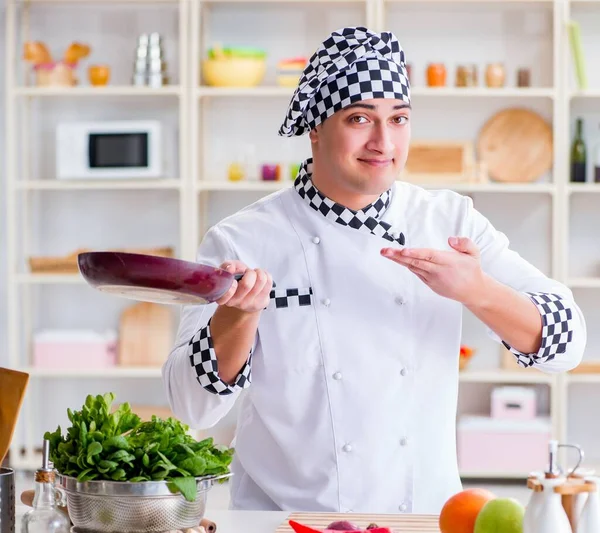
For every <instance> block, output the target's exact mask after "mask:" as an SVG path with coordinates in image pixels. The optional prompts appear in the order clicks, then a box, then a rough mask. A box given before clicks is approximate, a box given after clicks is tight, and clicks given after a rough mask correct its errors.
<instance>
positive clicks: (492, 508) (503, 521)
mask: <svg viewBox="0 0 600 533" xmlns="http://www.w3.org/2000/svg"><path fill="white" fill-rule="evenodd" d="M524 515H525V507H523V505H521V504H520V503H519V502H518V501H517V500H515V499H514V498H496V499H494V500H490V501H489V502H487V503H486V504H485V505H484V506H483V507H482V508H481V511H479V514H478V515H477V519H476V520H475V528H474V530H473V533H523V516H524Z"/></svg>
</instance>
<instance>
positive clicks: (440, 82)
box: [427, 63, 446, 87]
mask: <svg viewBox="0 0 600 533" xmlns="http://www.w3.org/2000/svg"><path fill="white" fill-rule="evenodd" d="M427 85H428V86H429V87H444V86H445V85H446V67H445V66H444V64H443V63H430V64H429V66H428V67H427Z"/></svg>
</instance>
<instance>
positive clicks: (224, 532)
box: [206, 510, 289, 533]
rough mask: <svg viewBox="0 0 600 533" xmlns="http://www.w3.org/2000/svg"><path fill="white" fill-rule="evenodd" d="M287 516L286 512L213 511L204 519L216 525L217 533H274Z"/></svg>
mask: <svg viewBox="0 0 600 533" xmlns="http://www.w3.org/2000/svg"><path fill="white" fill-rule="evenodd" d="M288 515H289V513H288V512H286V511H284V512H281V511H226V510H214V511H211V512H210V513H207V515H206V518H208V519H209V520H212V521H213V522H214V523H215V524H217V533H275V531H276V530H277V528H278V527H279V526H280V525H281V524H282V523H283V522H285V520H286V518H287V517H288Z"/></svg>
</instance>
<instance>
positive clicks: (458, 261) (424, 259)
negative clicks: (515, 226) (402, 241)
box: [381, 237, 484, 305]
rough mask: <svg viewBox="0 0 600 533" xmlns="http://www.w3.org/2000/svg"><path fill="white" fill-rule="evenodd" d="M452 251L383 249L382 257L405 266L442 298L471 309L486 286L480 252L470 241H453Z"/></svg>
mask: <svg viewBox="0 0 600 533" xmlns="http://www.w3.org/2000/svg"><path fill="white" fill-rule="evenodd" d="M448 244H449V245H450V247H451V248H453V250H452V251H445V250H433V249H430V248H404V249H401V250H399V249H396V248H383V249H382V250H381V255H383V256H384V257H387V258H389V259H391V260H392V261H394V262H396V263H398V264H399V265H403V266H405V267H406V268H408V269H409V270H410V271H411V272H412V273H413V274H415V275H416V276H417V277H418V278H419V279H420V280H421V281H423V283H425V284H426V285H427V286H428V287H430V288H431V289H432V290H433V291H435V292H436V293H437V294H439V295H440V296H445V297H446V298H451V299H452V300H456V301H459V302H461V303H463V304H465V305H469V303H470V302H472V301H473V300H474V299H477V296H478V295H481V292H480V291H481V288H482V287H483V285H484V273H483V271H482V270H481V263H480V256H479V249H478V248H477V246H476V245H475V243H474V242H473V241H472V240H471V239H469V238H467V237H450V238H449V239H448Z"/></svg>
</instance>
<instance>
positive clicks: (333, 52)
mask: <svg viewBox="0 0 600 533" xmlns="http://www.w3.org/2000/svg"><path fill="white" fill-rule="evenodd" d="M410 131H411V105H410V91H409V83H408V79H407V72H406V64H405V55H404V52H403V50H402V48H401V46H400V43H399V42H398V40H397V39H396V37H395V36H394V35H393V34H392V33H389V32H384V33H374V32H372V31H370V30H368V29H366V28H362V27H351V28H344V29H341V30H339V31H335V32H333V33H332V34H331V35H330V36H329V37H328V38H327V39H326V40H325V41H324V42H323V43H322V44H321V45H320V46H319V47H318V49H317V51H316V52H315V54H314V55H313V56H312V57H311V59H310V61H309V64H308V66H307V67H306V69H305V71H304V73H303V75H302V77H301V79H300V81H299V85H298V88H297V89H296V91H295V93H294V96H293V98H292V100H291V103H290V105H289V109H288V112H287V116H286V117H285V121H284V122H283V125H282V126H281V129H280V132H279V133H280V134H281V135H285V136H294V135H303V134H308V136H309V139H310V143H311V146H312V158H310V159H308V160H307V161H305V162H304V163H303V164H302V166H301V168H300V171H299V173H298V176H297V178H296V180H295V182H294V185H293V187H290V188H288V189H286V190H282V191H281V192H277V193H275V194H272V195H270V196H268V197H266V198H263V199H261V200H259V201H258V202H256V203H254V204H253V205H250V206H249V207H246V208H245V209H242V210H241V211H240V212H238V213H236V214H235V215H233V216H230V217H228V218H226V219H224V220H222V221H221V222H219V223H218V224H216V225H215V226H213V227H212V228H211V229H210V230H209V231H208V232H207V234H206V235H205V237H204V239H203V241H202V243H201V246H200V248H199V252H198V261H200V262H204V263H211V264H213V265H221V266H222V267H223V268H226V269H228V270H229V271H230V272H233V273H244V276H243V278H242V279H241V280H240V282H239V283H235V284H234V286H233V287H232V288H231V290H230V291H229V292H228V293H227V294H226V295H225V296H224V297H223V298H222V299H221V300H219V301H218V302H216V303H215V304H211V305H210V306H208V307H206V306H190V307H187V308H185V310H184V312H183V315H182V319H181V325H180V329H179V332H178V338H177V341H176V345H175V347H174V349H173V351H172V353H171V354H170V356H169V358H168V360H167V361H166V363H165V365H164V368H163V379H164V385H165V388H166V393H167V396H168V399H169V402H170V405H171V408H172V410H173V412H174V414H175V415H176V416H177V417H179V418H181V419H182V420H183V421H185V422H187V423H188V424H190V425H191V426H192V427H194V428H211V427H212V426H214V425H215V424H216V423H217V422H219V420H220V419H221V418H222V417H224V416H225V415H226V414H227V413H228V412H229V411H230V409H231V408H232V406H233V405H234V403H235V402H236V400H237V399H238V397H239V396H240V393H241V392H242V391H244V394H243V395H242V398H241V405H240V406H239V418H238V424H237V431H236V441H235V448H236V454H235V458H234V462H233V464H232V471H233V473H234V476H233V477H232V480H231V507H232V508H234V509H263V510H305V511H333V512H371V513H398V512H406V513H434V514H435V513H439V511H440V509H441V507H442V505H443V504H444V502H445V501H446V499H447V498H448V497H450V496H451V495H452V494H454V493H455V492H457V491H459V490H461V482H460V478H459V472H458V468H457V456H456V447H455V417H456V410H457V392H458V386H459V377H458V354H459V348H460V343H461V313H462V311H463V308H466V309H468V310H470V311H471V312H472V313H473V314H475V315H476V316H477V317H478V318H479V319H480V320H481V322H482V323H483V325H484V326H483V327H486V329H487V330H488V332H489V333H490V335H491V336H492V337H493V338H494V339H495V340H496V341H497V342H498V343H500V342H502V343H504V344H505V345H506V346H507V348H509V349H510V351H511V352H512V353H513V354H514V356H515V358H516V360H517V361H518V362H519V363H520V364H521V365H522V366H524V367H533V368H538V369H540V370H542V371H545V372H549V373H556V372H563V371H566V370H569V369H572V368H574V367H575V366H577V365H578V364H579V362H580V360H581V358H582V355H583V351H584V346H585V343H586V326H585V322H584V318H583V317H582V314H581V311H580V310H579V308H578V306H577V304H576V303H575V302H574V300H573V295H572V294H571V292H570V291H569V290H568V289H567V288H566V287H565V286H563V285H561V284H560V283H558V282H556V281H554V280H552V279H549V278H548V277H546V276H545V275H543V274H542V273H541V272H540V271H538V270H537V269H536V268H534V267H533V266H532V265H530V264H529V263H528V262H526V261H525V260H524V259H522V258H521V257H520V256H519V255H518V254H517V253H515V252H514V251H511V249H510V248H509V243H508V241H507V239H506V237H505V236H504V235H503V234H502V233H500V232H499V231H497V230H496V229H495V228H494V227H493V226H492V225H491V224H490V222H488V220H486V218H485V217H484V216H482V214H481V213H479V212H478V211H477V210H476V209H474V207H473V204H472V201H471V199H470V198H469V197H465V196H461V195H459V194H457V193H455V192H451V191H447V190H442V191H428V190H424V189H423V188H420V187H418V186H415V185H411V184H409V183H404V182H402V181H397V179H398V175H399V173H400V171H401V170H402V168H403V165H404V163H405V161H406V157H407V154H408V145H409V140H410ZM273 281H274V282H275V285H273ZM514 453H519V451H518V450H515V451H514Z"/></svg>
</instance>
